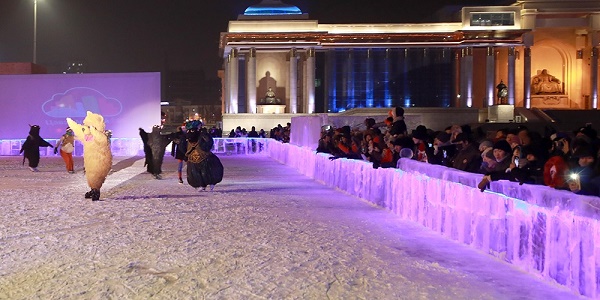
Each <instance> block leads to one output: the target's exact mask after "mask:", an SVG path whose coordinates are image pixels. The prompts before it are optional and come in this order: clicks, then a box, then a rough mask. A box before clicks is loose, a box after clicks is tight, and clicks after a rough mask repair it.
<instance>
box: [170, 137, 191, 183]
mask: <svg viewBox="0 0 600 300" xmlns="http://www.w3.org/2000/svg"><path fill="white" fill-rule="evenodd" d="M186 151H187V140H186V136H185V126H181V127H177V132H175V133H174V134H173V144H172V146H171V156H173V157H174V158H175V159H176V160H178V161H179V164H178V165H177V175H178V177H179V183H180V184H183V177H182V176H181V175H182V173H183V162H184V161H186V158H185V152H186Z"/></svg>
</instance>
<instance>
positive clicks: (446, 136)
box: [435, 131, 450, 144]
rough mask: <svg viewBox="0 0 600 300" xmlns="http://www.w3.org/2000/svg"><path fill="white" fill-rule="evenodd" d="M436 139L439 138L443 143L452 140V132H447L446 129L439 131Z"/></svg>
mask: <svg viewBox="0 0 600 300" xmlns="http://www.w3.org/2000/svg"><path fill="white" fill-rule="evenodd" d="M435 138H436V139H438V140H439V141H440V142H442V143H444V144H445V143H447V142H449V141H450V134H449V133H446V132H445V131H442V132H439V133H438V134H437V135H436V136H435Z"/></svg>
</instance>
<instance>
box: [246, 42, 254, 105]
mask: <svg viewBox="0 0 600 300" xmlns="http://www.w3.org/2000/svg"><path fill="white" fill-rule="evenodd" d="M246 58H247V59H246V109H247V111H246V112H247V113H250V114H254V113H256V48H250V51H248V54H246Z"/></svg>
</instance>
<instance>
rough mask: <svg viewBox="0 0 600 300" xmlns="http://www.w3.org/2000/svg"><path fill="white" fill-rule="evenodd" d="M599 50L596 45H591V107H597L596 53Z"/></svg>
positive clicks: (599, 51)
mask: <svg viewBox="0 0 600 300" xmlns="http://www.w3.org/2000/svg"><path fill="white" fill-rule="evenodd" d="M599 53H600V50H599V49H598V47H592V54H591V58H590V80H591V81H592V82H591V95H590V97H591V99H590V100H591V102H592V108H593V109H598V55H599Z"/></svg>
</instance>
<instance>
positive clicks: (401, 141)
mask: <svg viewBox="0 0 600 300" xmlns="http://www.w3.org/2000/svg"><path fill="white" fill-rule="evenodd" d="M392 144H393V145H394V146H400V147H402V148H412V147H414V145H415V143H414V142H413V140H412V139H411V138H409V137H407V136H404V137H399V138H396V139H395V140H394V141H393V142H392Z"/></svg>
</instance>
